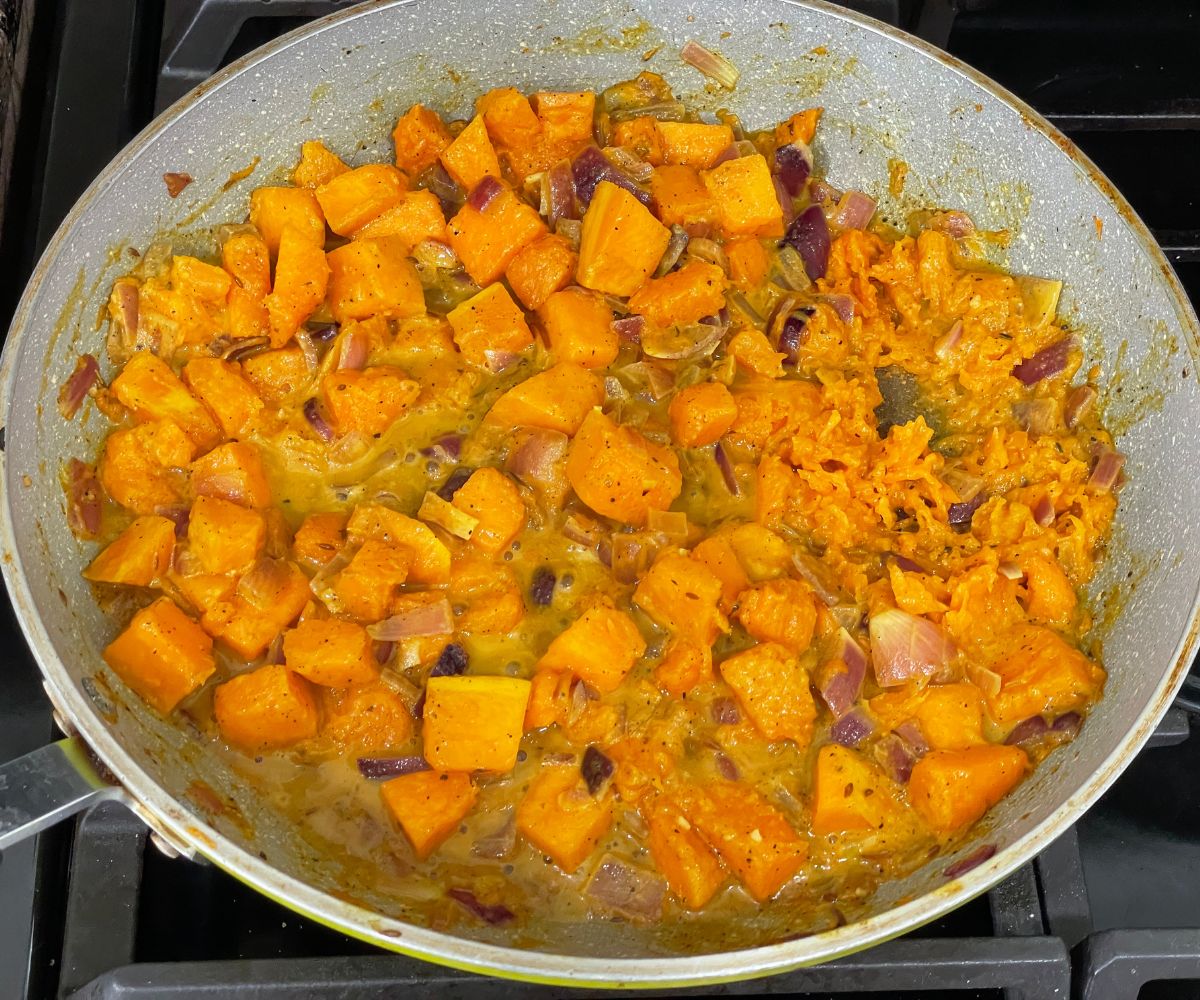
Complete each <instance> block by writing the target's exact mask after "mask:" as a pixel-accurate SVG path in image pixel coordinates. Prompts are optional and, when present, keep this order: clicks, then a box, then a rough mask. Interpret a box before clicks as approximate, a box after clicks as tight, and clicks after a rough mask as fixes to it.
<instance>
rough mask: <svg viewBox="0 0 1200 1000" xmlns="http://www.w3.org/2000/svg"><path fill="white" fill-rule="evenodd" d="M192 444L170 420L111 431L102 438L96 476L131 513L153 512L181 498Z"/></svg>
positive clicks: (111, 495) (108, 491) (192, 451)
mask: <svg viewBox="0 0 1200 1000" xmlns="http://www.w3.org/2000/svg"><path fill="white" fill-rule="evenodd" d="M195 453H196V446H195V445H194V444H193V443H192V441H191V439H190V438H189V437H188V436H187V435H186V434H184V433H183V431H181V430H180V429H179V428H178V427H177V426H176V425H175V424H173V423H172V422H171V421H170V420H156V421H153V422H152V423H148V424H139V425H138V426H137V427H130V428H127V429H125V430H117V431H113V432H112V433H111V434H110V435H109V436H108V438H107V440H105V442H104V456H103V458H102V459H101V460H100V468H99V479H100V485H102V486H103V487H104V492H105V493H107V494H108V495H109V496H110V497H112V498H113V499H114V500H115V501H116V502H117V503H119V504H120V505H121V506H122V507H128V508H129V509H130V510H132V511H133V512H134V513H135V514H153V513H154V512H155V511H156V510H157V509H158V508H159V507H170V506H172V505H174V504H178V503H179V502H180V501H181V500H182V499H183V490H182V485H183V478H182V475H181V474H176V473H174V472H172V471H171V470H172V469H175V468H182V467H185V466H186V465H187V463H188V462H189V461H190V459H191V457H192V455H194V454H195Z"/></svg>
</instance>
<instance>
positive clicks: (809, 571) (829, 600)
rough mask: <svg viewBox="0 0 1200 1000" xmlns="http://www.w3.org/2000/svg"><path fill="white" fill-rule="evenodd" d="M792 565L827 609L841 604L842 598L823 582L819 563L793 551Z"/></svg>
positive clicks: (803, 553) (802, 553)
mask: <svg viewBox="0 0 1200 1000" xmlns="http://www.w3.org/2000/svg"><path fill="white" fill-rule="evenodd" d="M792 565H793V566H794V567H795V568H796V573H797V574H798V575H799V576H800V579H802V580H803V581H804V582H805V583H807V584H808V585H809V586H810V587H812V589H813V593H814V594H816V595H817V596H818V597H819V598H820V599H821V600H822V601H824V602H825V604H826V605H827V606H828V607H831V608H832V607H834V606H835V605H838V604H841V603H842V596H841V594H839V593H838V592H837V591H836V590H834V589H833V587H831V586H830V585H829V584H828V582H827V581H826V580H825V577H824V574H823V572H822V570H821V568H820V563H819V562H818V561H817V560H815V559H813V558H812V557H811V556H810V555H808V553H806V552H799V551H793V552H792Z"/></svg>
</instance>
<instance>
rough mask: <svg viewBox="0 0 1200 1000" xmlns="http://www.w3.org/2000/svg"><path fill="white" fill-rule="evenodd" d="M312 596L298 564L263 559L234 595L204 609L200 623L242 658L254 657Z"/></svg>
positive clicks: (261, 652)
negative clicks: (227, 599)
mask: <svg viewBox="0 0 1200 1000" xmlns="http://www.w3.org/2000/svg"><path fill="white" fill-rule="evenodd" d="M311 597H312V592H311V591H310V590H309V587H308V577H306V576H305V575H304V573H303V571H302V570H301V569H300V567H299V566H297V565H296V564H295V563H293V562H288V561H287V560H286V559H261V560H259V563H258V565H257V566H255V567H254V569H252V570H251V571H250V572H249V573H247V574H246V575H245V576H243V577H242V578H241V580H239V581H238V585H237V590H236V591H235V593H234V595H233V597H232V599H230V600H229V601H223V602H220V603H217V604H214V605H213V606H212V607H210V608H207V609H205V612H204V617H203V618H201V620H200V623H201V624H202V625H203V626H204V630H205V631H206V632H208V633H209V634H210V635H212V636H214V637H215V638H217V639H220V640H221V641H222V642H224V643H225V645H227V646H228V647H229V648H230V649H232V650H233V651H234V652H235V653H237V655H238V656H240V657H241V658H242V659H244V660H254V659H257V658H258V657H260V656H262V654H263V653H264V652H266V649H267V647H268V646H269V645H270V644H271V642H272V640H274V639H275V637H276V636H277V635H278V634H279V633H280V632H282V631H283V630H284V629H285V628H286V627H287V626H288V625H290V624H291V623H292V622H293V621H295V620H296V617H297V616H298V615H299V614H300V612H301V611H302V610H304V606H305V605H306V604H307V603H308V602H309V599H310V598H311Z"/></svg>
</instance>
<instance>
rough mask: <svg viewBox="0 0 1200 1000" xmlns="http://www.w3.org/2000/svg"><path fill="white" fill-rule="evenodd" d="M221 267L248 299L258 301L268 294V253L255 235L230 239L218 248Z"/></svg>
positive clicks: (269, 268)
mask: <svg viewBox="0 0 1200 1000" xmlns="http://www.w3.org/2000/svg"><path fill="white" fill-rule="evenodd" d="M276 249H278V245H276ZM221 264H222V266H223V267H224V268H225V270H226V271H228V272H229V274H230V277H232V278H233V283H234V285H236V287H238V288H240V289H242V290H243V291H244V292H246V294H247V295H249V296H250V297H251V298H252V299H254V300H261V299H262V297H263V296H264V295H266V294H267V292H269V291H270V290H271V251H270V249H269V248H268V247H267V243H266V240H264V239H263V238H262V237H261V236H259V235H258V233H234V234H233V235H232V236H230V237H229V239H227V240H226V241H225V242H224V243H222V244H221ZM231 290H232V289H231Z"/></svg>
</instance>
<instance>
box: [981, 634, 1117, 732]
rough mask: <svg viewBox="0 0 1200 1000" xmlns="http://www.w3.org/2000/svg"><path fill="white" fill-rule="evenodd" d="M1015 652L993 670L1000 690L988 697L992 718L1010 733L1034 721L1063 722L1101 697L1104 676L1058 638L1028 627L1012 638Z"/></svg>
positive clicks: (1077, 651)
mask: <svg viewBox="0 0 1200 1000" xmlns="http://www.w3.org/2000/svg"><path fill="white" fill-rule="evenodd" d="M1012 639H1013V646H1014V652H1013V653H1011V654H1010V655H1008V656H1006V657H1004V658H1003V659H1001V660H1000V661H999V662H998V663H994V664H993V665H992V669H993V670H994V671H995V672H996V673H998V674H999V675H1000V690H999V691H998V692H996V693H995V694H994V695H993V694H989V695H988V696H987V708H988V714H989V715H990V716H991V717H992V718H993V719H994V720H995V721H996V722H997V723H998V724H999V725H1000V726H1003V727H1005V728H1011V727H1012V726H1015V725H1016V724H1017V723H1018V722H1022V721H1023V720H1025V719H1028V718H1031V717H1032V716H1035V715H1049V716H1058V715H1063V714H1065V713H1067V712H1073V711H1076V710H1078V709H1081V708H1084V707H1085V706H1087V705H1089V704H1090V703H1091V702H1093V701H1095V700H1096V698H1098V697H1099V696H1100V692H1101V691H1102V690H1103V688H1104V678H1105V674H1104V670H1103V669H1102V668H1101V667H1099V666H1097V665H1096V664H1095V663H1093V662H1092V661H1091V660H1089V659H1088V658H1087V657H1086V656H1084V654H1083V653H1081V652H1080V651H1079V650H1077V649H1075V648H1074V647H1073V646H1069V645H1067V643H1066V642H1064V641H1063V640H1062V639H1060V638H1059V637H1058V635H1057V634H1056V633H1054V632H1052V631H1051V630H1050V629H1048V628H1043V627H1041V626H1040V625H1027V626H1023V627H1022V628H1019V629H1017V630H1016V631H1015V632H1014V633H1013V635H1012Z"/></svg>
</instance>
